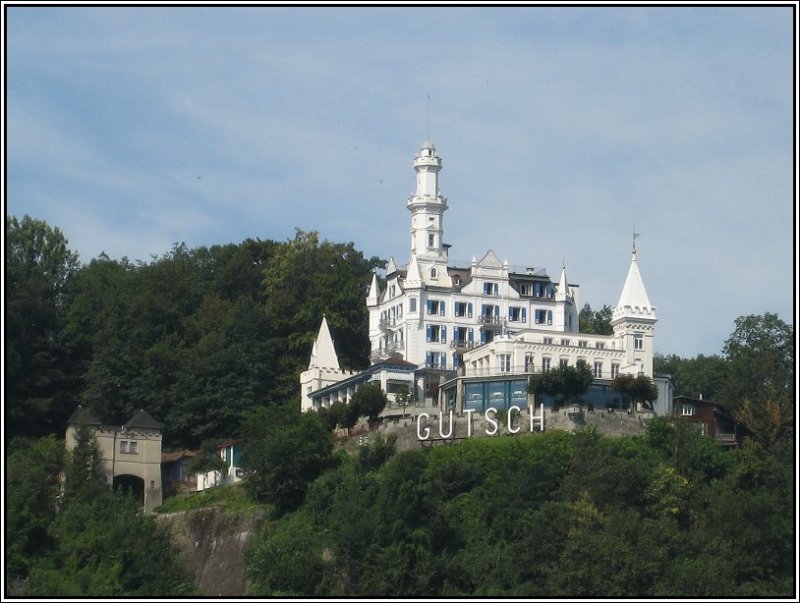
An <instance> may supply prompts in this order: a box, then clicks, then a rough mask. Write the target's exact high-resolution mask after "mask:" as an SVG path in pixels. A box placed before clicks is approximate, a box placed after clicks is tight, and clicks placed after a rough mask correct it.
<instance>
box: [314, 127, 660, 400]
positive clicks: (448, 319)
mask: <svg viewBox="0 0 800 603" xmlns="http://www.w3.org/2000/svg"><path fill="white" fill-rule="evenodd" d="M413 165H414V170H415V171H416V190H415V192H414V194H413V195H412V196H411V197H410V198H409V200H408V203H407V207H408V209H409V211H410V212H411V257H410V260H409V262H408V263H407V264H406V265H403V266H398V265H397V263H396V262H395V260H394V258H391V259H390V260H389V262H388V264H387V267H386V281H385V286H384V287H383V288H381V287H380V286H379V283H378V278H377V276H376V275H373V278H372V284H371V286H370V289H369V294H368V296H367V300H366V303H367V307H368V309H369V338H370V342H371V350H372V352H371V360H372V362H373V367H371V369H368V370H367V371H365V372H364V373H359V374H358V375H362V377H361V378H360V380H361V381H364V380H379V379H380V380H381V384H382V386H383V387H384V390H385V391H387V393H390V394H391V393H393V392H392V390H393V386H397V385H398V384H400V383H406V382H409V381H411V380H412V379H413V382H414V383H415V384H416V394H417V398H418V399H419V400H423V399H425V400H428V402H429V403H431V404H438V403H439V388H440V386H441V385H442V384H443V383H445V382H448V381H451V380H452V379H453V378H455V377H456V376H459V378H463V379H472V378H476V379H480V378H484V377H485V378H502V377H504V376H505V377H511V376H512V375H516V376H517V377H518V380H519V379H527V376H528V375H530V374H532V373H536V372H541V371H546V370H548V369H549V368H551V367H556V366H558V365H561V364H569V365H574V364H575V363H576V362H577V361H578V360H585V361H586V362H587V364H588V365H589V366H590V367H591V368H592V369H593V371H594V374H595V377H596V379H597V380H598V381H599V382H603V381H610V380H611V379H613V378H614V377H615V376H616V375H617V374H618V373H631V374H639V373H643V374H645V375H647V376H650V377H653V331H654V325H655V323H656V320H657V319H656V313H655V310H656V308H655V306H653V305H652V304H651V303H650V299H649V298H648V296H647V291H646V290H645V287H644V283H643V281H642V277H641V275H640V273H639V268H638V264H637V260H636V249H635V247H634V250H633V257H632V259H631V263H630V267H629V269H628V274H627V278H626V279H625V282H624V285H623V287H622V292H621V294H620V298H619V301H618V303H617V305H616V306H615V307H614V310H613V314H612V323H611V324H612V326H613V328H614V333H613V335H608V336H605V335H590V334H582V333H580V332H579V328H578V327H579V320H578V313H579V311H580V301H579V287H578V285H575V284H571V283H569V282H568V280H567V276H566V270H565V268H564V267H563V266H562V268H561V274H560V277H559V279H558V282H554V281H553V280H551V279H550V277H549V276H548V275H547V272H546V270H544V269H543V268H525V269H513V268H512V267H510V266H509V264H508V262H505V261H504V262H501V261H500V260H499V258H498V257H497V256H496V255H495V253H494V252H493V251H491V250H490V251H488V252H486V253H485V254H484V256H483V257H482V258H481V259H480V260H476V259H475V258H474V257H473V259H472V261H471V262H470V263H469V265H466V266H455V265H450V262H449V258H448V252H449V248H450V246H449V245H447V244H446V243H444V240H443V239H444V222H443V219H444V212H445V211H446V210H447V208H448V205H447V199H446V198H445V197H444V196H443V195H442V193H441V191H440V189H439V172H440V170H441V168H442V160H441V158H440V157H439V155H438V154H437V153H436V148H435V147H434V146H433V144H432V143H431V142H425V143H423V145H422V147H421V148H420V150H419V152H418V153H417V155H416V156H415V158H414V164H413ZM314 348H315V350H314V353H312V358H311V362H310V364H309V369H308V370H307V371H305V372H304V373H303V374H302V375H301V378H300V381H301V392H302V403H301V406H302V408H303V409H304V410H307V409H312V408H318V407H319V406H327V405H328V404H330V403H331V402H333V401H335V400H341V399H344V400H348V399H349V396H350V395H351V394H352V392H353V391H355V385H354V384H353V383H352V382H353V381H354V380H355V381H358V380H359V379H358V378H356V375H355V374H352V373H348V372H345V371H342V370H341V369H340V367H339V365H338V360H337V359H336V354H335V351H334V350H333V345H332V341H330V334H329V333H328V329H327V324H326V323H325V322H324V321H323V325H322V327H321V329H320V335H319V337H318V339H317V343H315V346H314ZM322 350H325V352H324V353H322V352H321V351H322ZM400 358H402V360H403V365H404V366H405V367H406V368H405V369H404V370H405V376H404V377H402V378H401V379H399V380H397V381H392V380H391V379H390V380H389V381H387V378H386V374H383V376H382V377H381V376H380V375H381V370H378V369H380V367H381V366H386V365H387V362H388V363H389V364H392V362H394V363H395V364H396V363H397V360H399V359H400ZM408 366H414V367H417V368H416V370H414V371H413V372H414V375H413V377H412V375H411V374H409V372H408V371H409V370H410V369H408ZM395 368H397V367H396V366H395ZM366 373H370V374H371V376H370V377H366V378H365V377H364V375H366ZM354 378H355V379H354ZM337 383H341V385H342V387H337ZM394 389H395V390H396V387H394ZM517 389H518V388H517ZM506 402H507V404H508V401H506ZM459 407H460V409H463V408H464V406H463V403H462V404H460V405H459ZM477 409H478V410H480V408H477Z"/></svg>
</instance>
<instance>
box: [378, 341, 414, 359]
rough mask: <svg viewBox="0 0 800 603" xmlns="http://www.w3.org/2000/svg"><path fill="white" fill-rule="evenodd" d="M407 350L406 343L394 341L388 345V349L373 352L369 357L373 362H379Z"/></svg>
mask: <svg viewBox="0 0 800 603" xmlns="http://www.w3.org/2000/svg"><path fill="white" fill-rule="evenodd" d="M405 349H406V346H405V343H403V342H402V341H393V342H392V343H389V344H387V345H386V347H383V348H380V349H378V350H373V351H372V352H371V353H370V355H369V359H370V360H371V361H372V362H377V361H378V360H383V359H385V358H389V357H390V356H393V355H394V354H397V353H398V352H403V351H404V350H405Z"/></svg>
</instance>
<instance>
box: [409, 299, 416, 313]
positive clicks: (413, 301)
mask: <svg viewBox="0 0 800 603" xmlns="http://www.w3.org/2000/svg"><path fill="white" fill-rule="evenodd" d="M408 311H409V312H416V311H417V298H416V297H411V298H409V300H408Z"/></svg>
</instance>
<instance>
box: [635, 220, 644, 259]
mask: <svg viewBox="0 0 800 603" xmlns="http://www.w3.org/2000/svg"><path fill="white" fill-rule="evenodd" d="M642 234H643V233H641V232H636V224H634V225H633V255H636V237H641V236H642Z"/></svg>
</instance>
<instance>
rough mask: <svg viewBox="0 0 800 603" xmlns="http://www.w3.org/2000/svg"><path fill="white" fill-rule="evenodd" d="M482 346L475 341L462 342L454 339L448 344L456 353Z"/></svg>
mask: <svg viewBox="0 0 800 603" xmlns="http://www.w3.org/2000/svg"><path fill="white" fill-rule="evenodd" d="M479 345H482V344H481V343H480V342H475V341H462V340H460V339H454V340H453V341H451V342H450V347H451V348H453V349H454V350H456V351H460V350H471V349H472V348H474V347H477V346H479Z"/></svg>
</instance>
